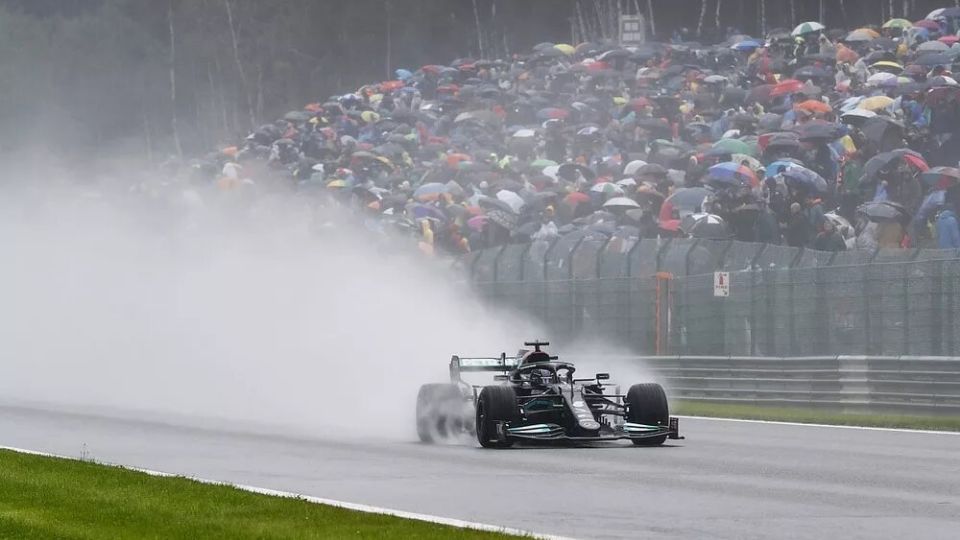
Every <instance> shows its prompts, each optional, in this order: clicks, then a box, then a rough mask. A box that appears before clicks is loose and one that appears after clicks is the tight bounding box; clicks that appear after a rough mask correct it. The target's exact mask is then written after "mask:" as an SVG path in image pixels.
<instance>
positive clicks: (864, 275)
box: [860, 264, 875, 354]
mask: <svg viewBox="0 0 960 540" xmlns="http://www.w3.org/2000/svg"><path fill="white" fill-rule="evenodd" d="M871 268H873V265H872V264H866V265H864V267H863V271H862V272H860V279H861V283H860V297H861V298H863V353H864V354H872V353H873V352H874V350H875V347H874V345H873V340H872V339H871V337H872V335H873V328H872V325H873V320H872V318H871V316H870V278H869V277H868V276H869V274H870V269H871Z"/></svg>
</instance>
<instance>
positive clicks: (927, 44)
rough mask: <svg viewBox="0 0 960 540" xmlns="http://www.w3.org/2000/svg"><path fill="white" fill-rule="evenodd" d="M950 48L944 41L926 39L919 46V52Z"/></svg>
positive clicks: (941, 50)
mask: <svg viewBox="0 0 960 540" xmlns="http://www.w3.org/2000/svg"><path fill="white" fill-rule="evenodd" d="M949 48H950V46H949V45H947V44H946V43H944V42H942V41H924V42H923V43H921V44H920V45H919V46H918V47H917V52H922V53H923V52H935V53H938V52H944V51H946V50H948V49H949Z"/></svg>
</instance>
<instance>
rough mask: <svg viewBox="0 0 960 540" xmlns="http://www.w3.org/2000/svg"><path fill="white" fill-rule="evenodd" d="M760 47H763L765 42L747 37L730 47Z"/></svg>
mask: <svg viewBox="0 0 960 540" xmlns="http://www.w3.org/2000/svg"><path fill="white" fill-rule="evenodd" d="M760 47H763V43H761V42H759V41H757V40H755V39H745V40H743V41H741V42H739V43H735V44H733V45H731V46H730V48H731V49H733V50H735V51H752V50H754V49H759V48H760Z"/></svg>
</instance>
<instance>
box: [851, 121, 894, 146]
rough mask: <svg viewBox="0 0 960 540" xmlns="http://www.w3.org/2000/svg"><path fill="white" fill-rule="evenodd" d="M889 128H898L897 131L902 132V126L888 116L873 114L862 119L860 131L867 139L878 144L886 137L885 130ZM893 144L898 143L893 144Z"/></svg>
mask: <svg viewBox="0 0 960 540" xmlns="http://www.w3.org/2000/svg"><path fill="white" fill-rule="evenodd" d="M891 128H894V129H898V130H899V132H900V133H902V132H903V129H904V126H903V124H901V123H900V122H897V121H896V120H894V119H892V118H890V117H888V116H880V115H874V117H873V118H868V119H866V120H864V121H863V123H862V124H861V126H860V131H862V132H863V135H864V137H866V138H867V140H869V141H872V142H875V143H877V144H880V143H881V142H883V140H884V138H885V137H886V135H887V131H888V130H889V129H891ZM895 146H900V145H899V144H895Z"/></svg>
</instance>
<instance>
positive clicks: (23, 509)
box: [0, 451, 515, 540]
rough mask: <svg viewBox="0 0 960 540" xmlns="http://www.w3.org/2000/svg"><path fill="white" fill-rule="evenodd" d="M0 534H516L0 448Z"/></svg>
mask: <svg viewBox="0 0 960 540" xmlns="http://www.w3.org/2000/svg"><path fill="white" fill-rule="evenodd" d="M0 538H4V539H24V540H26V539H41V538H42V539H47V538H57V539H98V540H99V539H103V538H111V539H127V538H163V539H168V538H169V539H177V538H183V539H190V540H194V539H206V538H223V539H242V538H258V539H261V538H262V539H271V538H297V539H300V538H378V539H380V538H383V539H390V538H471V539H472V538H476V539H492V538H515V537H513V536H509V535H504V534H496V533H489V532H483V531H474V530H467V529H457V528H453V527H447V526H443V525H435V524H432V523H425V522H421V521H414V520H408V519H401V518H397V517H392V516H384V515H378V514H368V513H363V512H355V511H352V510H344V509H341V508H336V507H332V506H327V505H321V504H315V503H310V502H306V501H303V500H298V499H293V498H283V497H271V496H267V495H258V494H255V493H249V492H246V491H242V490H239V489H236V488H232V487H228V486H219V485H209V484H203V483H200V482H194V481H191V480H186V479H183V478H163V477H155V476H150V475H147V474H143V473H139V472H135V471H130V470H127V469H123V468H120V467H110V466H104V465H98V464H95V463H90V462H84V461H74V460H68V459H57V458H49V457H41V456H34V455H27V454H20V453H16V452H10V451H0Z"/></svg>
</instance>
